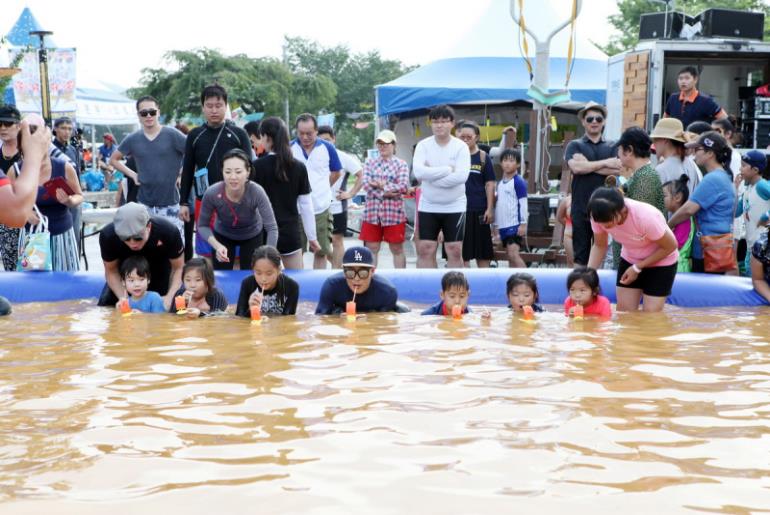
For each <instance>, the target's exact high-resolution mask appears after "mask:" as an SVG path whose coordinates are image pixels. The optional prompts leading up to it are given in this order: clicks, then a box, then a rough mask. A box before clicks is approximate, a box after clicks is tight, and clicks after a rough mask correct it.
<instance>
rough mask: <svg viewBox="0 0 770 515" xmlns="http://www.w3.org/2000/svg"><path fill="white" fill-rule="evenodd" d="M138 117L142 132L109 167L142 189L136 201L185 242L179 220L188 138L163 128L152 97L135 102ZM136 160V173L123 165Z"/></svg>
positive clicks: (129, 140) (124, 144) (127, 140)
mask: <svg viewBox="0 0 770 515" xmlns="http://www.w3.org/2000/svg"><path fill="white" fill-rule="evenodd" d="M136 114H137V116H138V117H139V123H140V124H141V126H142V128H141V129H139V130H138V131H136V132H132V133H131V134H129V135H128V136H126V137H125V139H124V140H123V142H122V143H121V144H120V146H119V147H118V149H117V150H115V152H113V153H112V157H110V165H112V166H113V167H114V168H115V169H116V170H120V171H121V172H123V174H124V175H125V176H126V177H128V178H129V180H131V181H133V182H134V184H136V185H140V186H141V187H140V188H139V193H138V194H137V201H138V202H139V203H140V204H144V205H145V206H147V208H148V209H149V211H150V214H152V215H157V216H162V217H164V218H165V219H166V220H168V221H169V222H171V223H172V224H174V225H175V226H176V227H177V229H179V233H180V234H181V235H182V238H184V223H183V222H182V219H181V218H179V188H177V180H178V179H179V176H180V173H181V171H182V158H183V157H184V150H185V135H184V134H182V133H181V132H179V131H178V130H177V129H175V128H174V127H164V126H162V125H161V124H160V122H159V118H160V107H159V104H158V101H157V100H156V99H155V98H154V97H151V96H144V97H141V98H140V99H139V100H137V101H136ZM127 155H131V156H132V157H133V158H134V162H135V166H136V170H132V169H131V168H129V167H128V166H127V165H126V164H124V163H123V157H124V156H127Z"/></svg>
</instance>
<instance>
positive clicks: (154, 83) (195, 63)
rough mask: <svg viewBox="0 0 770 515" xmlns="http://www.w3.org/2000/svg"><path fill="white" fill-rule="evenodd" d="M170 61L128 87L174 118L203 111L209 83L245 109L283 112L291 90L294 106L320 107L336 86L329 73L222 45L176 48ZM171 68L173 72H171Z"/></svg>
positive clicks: (271, 113) (331, 100)
mask: <svg viewBox="0 0 770 515" xmlns="http://www.w3.org/2000/svg"><path fill="white" fill-rule="evenodd" d="M165 60H166V63H165V64H166V66H163V67H160V68H145V69H144V70H143V72H142V79H141V80H140V86H139V87H137V88H133V89H131V90H129V94H130V95H131V96H133V97H134V98H136V97H139V96H141V95H152V96H154V97H155V98H157V99H158V101H159V102H160V104H161V106H162V107H163V109H162V110H163V112H164V113H165V114H166V115H167V116H170V117H172V118H175V119H179V118H182V117H185V116H200V115H201V105H200V93H201V91H202V90H203V88H204V87H205V86H206V85H208V84H213V83H215V82H216V83H218V84H221V85H222V86H223V87H225V89H227V93H228V100H229V101H230V104H231V105H237V106H239V107H241V108H243V110H244V111H246V113H254V112H264V113H265V115H266V116H282V115H283V101H284V98H286V94H287V92H288V95H289V103H290V105H294V106H296V108H295V110H299V109H302V110H309V111H313V112H317V111H318V110H319V109H323V108H325V107H326V106H328V105H330V104H333V103H334V101H335V98H336V96H337V88H336V86H335V84H334V83H333V82H332V81H331V79H329V78H328V77H324V76H312V75H309V74H301V73H299V74H298V73H292V72H291V71H290V70H289V68H288V67H286V66H285V65H284V64H283V63H281V62H279V61H278V60H276V59H273V58H260V59H254V58H251V57H249V56H246V55H244V54H238V55H235V56H225V55H222V54H221V53H220V52H218V51H217V50H212V49H207V48H203V49H196V50H190V51H182V50H175V51H172V52H169V53H168V54H166V56H165ZM169 69H171V70H174V71H169Z"/></svg>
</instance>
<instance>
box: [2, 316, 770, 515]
mask: <svg viewBox="0 0 770 515" xmlns="http://www.w3.org/2000/svg"><path fill="white" fill-rule="evenodd" d="M311 309H312V306H310V305H302V306H301V308H300V312H301V314H300V315H299V316H298V317H287V318H284V319H273V320H270V321H269V322H267V323H265V324H262V325H260V326H252V325H251V324H250V323H249V322H248V321H247V320H243V319H235V318H210V319H206V320H192V321H189V320H183V319H179V318H177V317H175V316H172V315H139V316H135V317H128V318H126V317H121V316H120V315H118V314H116V313H115V312H114V311H111V310H106V309H100V308H97V307H95V306H94V305H93V303H91V302H64V303H54V304H23V305H19V306H16V307H15V313H14V314H13V315H12V316H11V317H6V318H4V319H2V320H0V513H2V514H18V513H30V514H31V513H36V514H40V513H79V514H91V513H94V514H96V513H108V514H110V515H117V514H122V513H143V514H148V513H164V514H172V513H182V512H186V513H261V514H265V513H303V514H326V513H367V514H369V513H372V514H401V513H513V512H515V513H535V512H537V513H618V512H619V511H620V510H622V512H624V514H628V513H699V512H700V513H736V514H744V513H766V512H768V511H770V343H769V342H768V341H769V336H768V335H770V309H767V308H757V309H753V308H752V309H744V308H741V309H738V308H735V309H721V310H698V311H695V310H685V309H676V308H670V309H669V310H668V311H666V312H665V313H663V314H660V315H657V316H645V315H642V314H635V315H620V316H617V317H616V318H615V319H614V320H613V321H612V322H608V323H602V322H598V321H589V320H587V321H583V322H571V321H568V320H566V319H565V318H564V317H563V316H562V315H561V314H560V313H559V312H558V307H554V308H553V310H554V312H551V313H546V314H544V315H541V316H540V317H539V318H538V320H537V321H536V322H535V323H526V322H523V321H521V320H518V319H513V318H512V317H511V316H510V315H509V314H506V313H504V312H495V313H494V315H493V318H492V320H491V321H490V322H488V323H487V322H483V321H481V320H479V318H477V317H476V316H474V315H470V316H467V317H465V318H464V319H463V320H462V321H459V322H458V321H452V320H447V319H442V318H439V317H420V316H419V315H417V314H414V313H413V314H405V315H393V314H383V315H372V316H369V317H367V318H365V319H362V320H358V321H356V322H354V323H348V322H344V321H343V320H341V319H338V318H336V317H321V318H317V317H314V316H312V315H310V314H309V312H310V311H311Z"/></svg>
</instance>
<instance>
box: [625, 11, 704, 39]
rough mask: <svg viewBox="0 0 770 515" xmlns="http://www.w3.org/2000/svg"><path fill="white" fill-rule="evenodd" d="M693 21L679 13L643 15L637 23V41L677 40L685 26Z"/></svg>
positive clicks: (693, 20)
mask: <svg viewBox="0 0 770 515" xmlns="http://www.w3.org/2000/svg"><path fill="white" fill-rule="evenodd" d="M694 22H695V19H694V18H692V17H691V16H687V15H686V14H684V13H680V12H679V11H672V12H669V13H668V15H666V13H647V14H643V15H642V17H641V20H640V21H639V39H677V38H679V34H680V33H681V32H682V28H683V27H684V25H685V24H688V25H691V24H692V23H694Z"/></svg>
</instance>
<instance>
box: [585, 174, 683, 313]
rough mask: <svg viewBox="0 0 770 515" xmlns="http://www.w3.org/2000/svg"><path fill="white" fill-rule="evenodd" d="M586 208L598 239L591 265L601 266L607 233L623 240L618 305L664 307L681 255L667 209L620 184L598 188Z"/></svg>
mask: <svg viewBox="0 0 770 515" xmlns="http://www.w3.org/2000/svg"><path fill="white" fill-rule="evenodd" d="M588 213H589V216H590V217H591V227H592V229H593V231H594V243H593V246H592V247H591V254H590V257H589V258H588V266H589V267H590V268H599V267H600V265H601V263H602V261H603V260H604V256H605V255H606V254H607V241H608V238H607V235H608V234H609V235H612V237H613V239H614V240H615V241H617V242H619V243H620V244H621V245H622V246H623V250H622V251H621V253H620V264H619V265H618V276H617V282H616V288H617V290H616V293H617V298H618V311H636V310H638V309H639V302H640V301H642V309H643V310H644V311H646V312H655V311H662V310H663V306H664V305H665V303H666V297H668V296H669V295H670V294H671V287H672V285H673V284H674V278H675V277H676V265H677V259H678V257H679V252H678V251H677V244H676V238H675V237H674V233H673V232H671V229H669V227H668V225H666V219H665V218H663V214H662V213H661V212H660V211H659V210H658V209H657V208H655V207H653V206H651V205H650V204H646V203H644V202H638V201H636V200H631V199H625V198H623V194H622V193H621V192H620V190H618V189H616V188H599V189H597V190H596V191H594V193H593V195H591V200H589V202H588Z"/></svg>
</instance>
